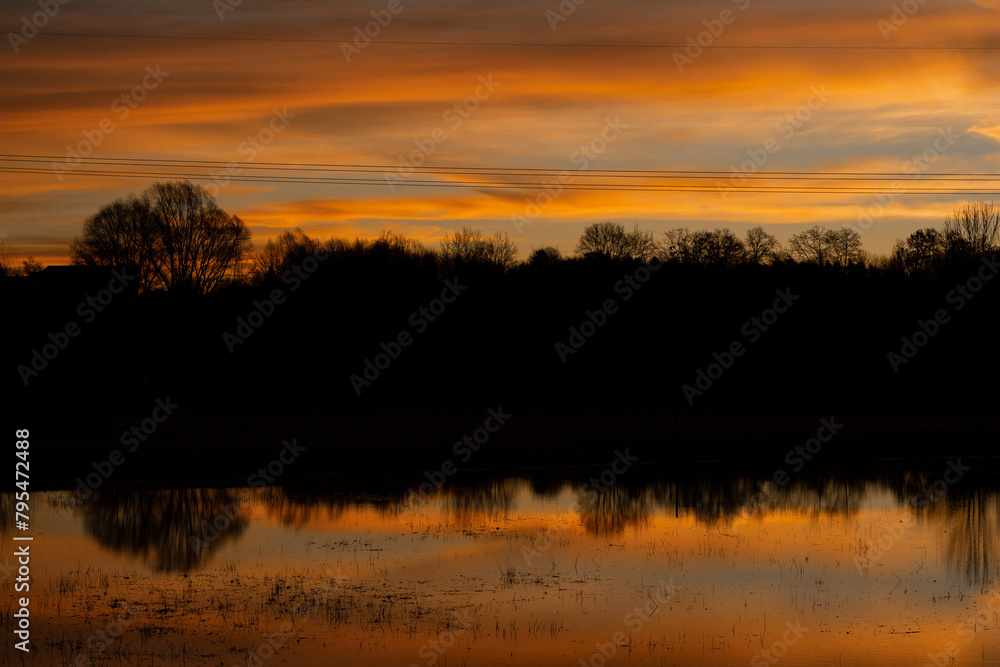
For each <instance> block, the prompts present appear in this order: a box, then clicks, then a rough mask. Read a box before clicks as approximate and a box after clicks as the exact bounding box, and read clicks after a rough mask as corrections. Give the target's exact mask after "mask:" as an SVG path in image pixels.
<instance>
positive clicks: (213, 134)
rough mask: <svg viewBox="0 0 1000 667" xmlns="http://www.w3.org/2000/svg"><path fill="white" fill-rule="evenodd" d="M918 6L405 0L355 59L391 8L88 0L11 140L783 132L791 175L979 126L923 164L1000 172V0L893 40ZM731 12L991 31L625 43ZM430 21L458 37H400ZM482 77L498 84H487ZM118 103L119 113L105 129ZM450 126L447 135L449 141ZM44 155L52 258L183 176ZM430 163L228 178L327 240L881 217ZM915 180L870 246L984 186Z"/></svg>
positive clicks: (49, 51)
mask: <svg viewBox="0 0 1000 667" xmlns="http://www.w3.org/2000/svg"><path fill="white" fill-rule="evenodd" d="M893 4H894V3H893V2H889V1H886V2H876V3H870V2H866V3H861V2H847V3H837V4H836V5H835V6H834V5H830V4H829V3H817V2H800V3H789V2H769V1H766V0H754V1H752V2H750V3H749V5H748V6H747V8H746V9H745V11H740V10H739V7H741V6H743V5H744V3H743V2H739V3H734V2H717V3H710V4H707V5H706V4H704V3H698V4H696V5H692V4H690V3H681V2H662V3H639V2H625V3H613V4H611V3H598V2H595V1H593V0H592V1H591V2H587V3H585V4H582V5H579V6H578V7H577V9H576V11H575V12H573V13H572V15H569V16H567V17H566V20H565V21H562V22H559V23H556V24H555V29H554V30H553V29H552V27H550V19H549V18H547V17H546V11H550V12H552V11H555V12H558V7H559V4H558V3H557V2H543V1H534V0H533V1H530V2H525V3H519V4H517V5H510V4H504V3H495V2H481V1H477V2H468V3H462V4H458V5H456V4H454V3H449V2H436V1H433V0H432V1H428V2H420V3H412V4H411V3H409V2H404V3H403V4H402V5H401V6H402V8H403V9H402V11H400V12H399V14H398V15H396V16H395V17H393V19H392V21H391V22H390V23H389V24H388V25H386V26H385V27H384V28H381V30H380V33H379V34H378V35H377V36H376V37H375V38H373V39H372V40H371V43H370V44H368V45H367V46H366V47H364V48H363V49H361V50H360V52H359V53H356V54H353V55H352V58H351V62H349V63H348V62H347V61H346V58H345V57H344V55H343V53H342V51H341V46H340V42H341V40H350V39H351V36H352V34H353V32H354V28H355V26H359V25H360V26H363V25H364V24H365V22H367V21H369V20H371V14H370V12H372V11H379V10H380V9H382V8H383V5H384V3H377V2H375V3H362V2H342V3H309V2H303V3H295V4H294V5H289V4H287V3H285V4H278V3H267V4H265V3H258V4H251V3H241V4H240V5H238V6H235V7H234V8H233V11H232V12H228V13H226V14H224V16H223V19H222V20H220V19H219V16H217V14H216V11H215V10H214V9H213V5H212V3H208V2H178V3H169V4H163V5H155V4H153V5H151V4H149V3H143V4H142V5H141V6H132V5H130V4H126V3H115V2H104V3H100V4H99V5H97V6H94V5H87V6H83V5H80V6H77V5H75V4H73V3H69V4H67V5H65V6H62V8H61V9H60V11H59V13H58V14H57V15H56V16H54V17H53V18H52V19H50V20H49V22H48V24H47V25H45V26H44V27H42V28H41V29H40V30H39V32H38V34H37V35H36V36H34V37H32V38H31V39H29V40H27V42H26V43H23V44H20V45H19V48H18V52H17V53H14V49H13V48H12V47H11V45H10V44H8V45H7V48H6V50H4V51H3V55H2V56H0V81H2V83H3V90H4V92H5V105H4V110H3V124H2V128H0V139H2V143H3V146H4V151H3V152H4V153H7V154H24V155H43V156H62V157H65V156H66V155H67V147H78V146H80V144H81V142H86V141H88V139H87V137H88V136H89V137H91V138H97V139H99V141H96V142H95V141H92V142H91V143H92V144H94V145H93V146H92V152H91V155H92V156H93V157H100V158H127V159H136V158H158V159H167V158H169V159H175V160H211V161H216V162H221V163H227V162H232V163H235V164H236V165H237V166H239V167H241V168H243V170H244V173H247V172H250V171H251V170H250V169H249V167H251V166H254V165H260V164H262V163H266V162H275V163H323V164H330V163H333V164H357V165H388V166H392V165H397V164H399V161H400V156H407V155H411V154H413V151H418V156H419V150H420V149H418V146H419V145H420V144H419V143H418V142H424V143H423V144H422V145H425V146H427V145H433V151H425V154H424V155H423V158H422V159H423V160H424V161H425V162H426V164H427V165H431V166H461V167H475V168H496V167H503V168H548V169H555V170H566V171H570V172H571V173H572V174H573V176H574V178H576V179H577V180H578V181H585V180H587V171H592V170H595V169H615V170H677V169H682V170H698V171H717V172H726V173H731V172H732V171H733V170H734V169H736V170H738V169H739V168H740V165H742V164H743V163H744V162H745V161H746V160H747V159H748V155H749V154H752V153H753V152H754V151H759V149H761V147H762V146H763V145H764V144H765V142H766V141H768V140H769V139H774V140H776V141H777V142H778V144H779V149H778V150H777V151H776V152H774V153H773V154H771V155H769V156H768V158H767V160H766V163H765V164H764V165H763V166H762V169H766V170H769V171H792V172H833V171H838V172H839V171H842V172H859V171H864V172H890V173H893V174H896V173H910V172H911V171H912V159H913V157H914V156H916V155H920V154H921V153H923V152H924V151H925V150H927V149H928V148H929V147H932V146H934V142H935V140H936V139H937V138H938V137H939V132H940V131H948V132H950V133H951V134H953V135H954V137H955V139H954V141H953V142H952V143H951V144H950V145H949V147H948V149H947V150H946V151H944V152H942V153H940V154H939V155H936V156H935V159H934V162H933V164H932V165H929V168H928V169H926V170H923V171H921V170H917V171H916V172H915V173H927V172H941V173H988V174H997V173H1000V150H998V149H1000V111H998V109H1000V51H998V50H997V48H998V47H1000V5H998V3H996V2H995V1H994V0H978V1H977V2H970V1H968V0H947V1H944V2H938V3H933V4H930V3H928V4H924V5H921V6H920V8H919V10H918V11H917V12H916V13H915V14H913V15H912V16H909V17H906V20H905V22H900V25H898V26H896V27H898V30H892V31H890V32H887V33H886V34H885V36H883V32H885V30H884V27H883V28H881V29H880V27H879V21H885V20H891V17H892V13H893ZM727 8H728V9H730V10H732V11H734V12H735V14H734V16H735V19H734V21H733V22H732V23H731V24H730V25H728V26H726V27H725V29H724V31H723V32H722V34H720V35H719V36H718V37H717V38H713V40H712V41H713V44H714V45H716V46H733V45H753V46H767V47H770V46H778V45H781V46H789V45H799V46H811V47H816V46H831V47H844V46H875V47H884V46H890V47H927V46H953V47H954V46H960V47H992V50H920V49H914V50H882V51H873V50H843V49H794V50H793V49H770V48H767V49H753V50H726V49H709V50H706V51H705V52H704V53H703V54H701V55H699V56H698V57H697V58H695V59H694V60H693V62H691V63H688V64H686V65H685V66H684V69H683V71H678V67H677V66H675V62H674V53H675V51H677V49H673V48H623V46H629V47H632V46H636V45H655V44H684V43H685V42H686V40H687V38H688V37H689V36H696V35H698V33H699V32H701V31H702V30H705V26H704V23H703V22H705V21H712V20H714V19H716V18H717V17H718V16H719V14H720V12H721V11H722V10H724V9H727ZM37 9H38V7H37V4H36V3H33V2H25V1H21V0H18V1H17V2H13V3H8V12H7V13H6V16H7V22H6V25H7V26H8V28H9V29H12V28H13V27H14V26H17V25H20V23H21V21H20V17H22V16H24V15H28V16H30V15H31V14H32V13H33V12H35V11H37ZM5 32H7V31H5ZM54 33H91V34H93V33H105V34H130V35H184V36H197V37H206V38H210V39H204V40H176V39H155V38H141V37H132V38H116V37H80V36H65V35H63V36H59V35H55V34H54ZM220 37H226V38H240V37H252V38H257V39H262V40H326V41H238V40H223V39H217V38H220ZM8 41H9V39H8ZM412 41H424V42H438V44H434V45H426V44H424V45H415V44H400V43H398V42H412ZM394 42H395V43H394ZM445 42H447V43H448V44H444V43H445ZM485 43H493V44H500V43H502V44H513V43H518V44H524V43H545V44H552V43H562V44H576V45H587V44H590V45H600V44H604V45H609V44H613V45H617V46H603V47H602V46H589V47H588V46H575V47H528V46H490V45H487V44H485ZM147 68H152V69H153V70H154V71H158V72H161V73H165V74H163V76H162V80H161V81H159V82H157V83H156V85H155V86H152V87H151V88H150V89H148V90H145V91H143V92H142V93H141V96H142V97H144V99H143V100H141V101H135V100H133V104H134V108H132V109H128V108H127V107H125V106H123V105H122V104H121V103H120V102H119V103H118V104H117V105H116V104H115V100H116V99H117V100H120V98H121V97H122V95H126V96H128V95H130V94H131V92H130V91H132V90H133V89H134V87H135V86H138V85H141V84H142V82H143V80H144V78H145V77H147V73H148V71H149V70H147ZM481 77H482V78H484V79H486V80H489V81H493V82H495V83H496V84H498V85H497V86H496V87H495V89H494V90H492V91H491V92H489V93H488V94H483V93H484V91H483V89H482V88H480V86H481V84H480V79H481ZM146 80H147V82H151V80H150V79H148V78H147V79H146ZM477 88H479V90H480V93H481V98H480V99H479V100H475V102H476V104H475V108H474V109H473V110H470V111H467V113H465V114H464V116H465V117H459V116H456V115H455V112H454V107H455V105H456V104H462V103H463V101H465V100H466V99H473V98H469V96H470V95H475V94H476V92H477ZM817 89H820V90H825V91H828V93H829V97H828V99H827V100H826V101H825V102H822V103H820V104H817V105H815V107H816V108H813V109H809V114H808V118H807V119H806V120H805V121H802V122H799V123H797V124H796V127H795V128H794V132H791V133H790V130H789V127H790V126H789V125H788V124H785V125H781V120H782V119H783V118H785V117H786V115H787V114H795V113H796V112H797V111H800V112H801V110H802V108H803V105H804V104H807V103H808V102H809V100H810V96H811V95H812V94H813V91H815V90H817ZM126 109H127V110H128V113H127V115H125V113H124V111H125V110H126ZM274 109H278V110H285V109H287V113H288V114H290V115H293V116H294V117H293V118H291V120H290V121H289V122H288V124H287V126H285V127H284V128H283V129H282V130H281V131H280V132H277V133H274V135H273V139H272V140H271V141H269V142H268V143H266V145H264V146H262V147H261V149H260V150H254V151H247V150H246V144H245V143H244V142H246V141H247V140H248V139H249V138H252V137H259V136H261V135H260V132H261V130H262V129H263V128H266V127H267V126H268V123H269V121H270V120H271V118H272V116H273V110H274ZM449 112H450V113H451V115H449ZM456 119H457V120H456ZM608 119H619V122H620V124H621V125H622V128H623V129H622V131H621V134H620V136H617V137H616V138H615V140H614V141H611V142H608V143H607V145H606V149H605V150H604V151H603V152H601V153H600V154H598V155H597V156H596V158H595V159H593V160H591V161H590V162H588V163H587V166H588V170H584V171H581V170H579V169H578V166H579V162H574V161H573V160H574V155H575V154H576V155H579V154H578V151H579V150H580V148H581V146H586V145H587V144H589V143H590V142H591V140H592V139H594V138H595V137H598V136H600V134H601V132H602V130H604V128H605V127H606V125H607V121H608ZM102 122H104V127H105V128H108V127H112V128H113V129H111V130H110V131H107V132H104V131H100V129H99V128H101V126H102ZM109 123H110V124H111V125H109ZM949 128H950V129H949ZM435 131H438V132H439V133H438V134H437V136H438V137H439V138H440V137H441V136H444V139H443V140H439V141H436V142H433V144H428V143H427V141H428V138H429V137H431V136H433V135H434V133H435ZM441 133H443V134H441ZM241 147H242V149H241ZM748 151H750V153H749V154H748ZM251 153H252V156H251ZM908 165H909V167H910V169H908ZM43 166H44V167H45V169H46V173H40V174H14V173H4V174H3V178H4V188H3V189H2V192H0V234H7V235H8V236H7V242H8V243H9V244H10V245H11V246H12V247H13V248H14V250H15V252H17V253H19V254H20V255H22V256H24V255H29V254H30V255H34V256H35V257H36V258H38V259H41V260H42V261H43V262H44V263H65V262H66V261H67V256H68V248H67V247H66V246H67V244H68V242H69V241H70V240H71V239H72V238H73V237H74V236H75V235H77V234H79V232H80V230H81V228H82V223H83V220H84V219H85V218H86V217H87V216H88V215H90V214H92V213H94V212H96V210H97V209H98V208H99V207H100V206H101V205H102V204H104V203H107V202H108V201H110V200H112V199H114V198H116V197H121V196H124V195H126V194H128V193H129V192H133V191H139V190H141V189H143V188H145V187H146V186H148V185H149V184H151V183H152V182H153V181H155V180H164V179H162V178H161V179H155V178H149V179H136V178H122V177H116V176H95V177H85V176H75V175H65V176H63V178H62V181H60V180H59V179H58V178H57V176H56V173H55V171H54V170H53V169H52V168H51V164H50V163H46V164H45V165H43ZM70 171H72V170H70ZM389 173H393V172H391V171H390V172H389ZM427 178H429V179H431V180H434V181H437V185H439V186H441V187H407V186H405V181H404V185H399V186H397V187H395V188H394V189H390V188H389V187H388V186H387V185H385V184H378V185H367V186H362V185H331V184H290V183H266V184H265V183H247V182H232V183H229V184H224V185H222V186H221V187H220V188H219V189H218V194H217V198H218V201H219V203H220V205H221V206H222V207H223V208H225V209H226V210H227V211H229V212H232V213H235V214H237V215H239V216H240V217H241V218H243V219H244V220H245V221H246V223H247V224H248V226H249V227H250V229H251V231H252V232H253V235H254V239H255V241H256V242H257V243H258V244H260V243H263V242H264V241H266V239H267V238H268V237H273V236H275V235H276V234H278V233H280V231H281V230H283V229H286V228H289V227H296V226H297V227H301V228H302V229H303V230H304V231H306V232H307V233H309V234H311V235H315V236H318V237H329V236H363V237H371V236H375V235H377V234H378V233H379V232H380V231H381V230H383V229H391V230H393V231H396V232H399V233H403V234H406V235H408V236H412V237H415V238H418V239H420V240H422V241H424V242H425V243H427V244H428V245H431V246H432V247H436V245H437V241H438V240H439V239H440V238H441V237H442V236H443V235H445V234H446V233H449V232H450V231H452V230H454V229H457V228H460V227H462V226H463V225H471V226H473V227H476V228H479V229H481V230H482V231H484V232H488V233H492V232H495V231H504V232H507V233H509V234H510V235H511V237H512V238H513V239H514V240H515V241H516V242H517V243H518V245H519V247H520V251H521V255H522V256H526V255H527V254H528V252H529V251H530V250H531V248H534V247H540V246H543V245H554V246H557V247H559V248H560V249H562V250H564V251H572V249H573V247H574V245H575V243H576V240H577V238H578V237H579V235H580V233H581V231H582V229H583V228H584V227H585V226H586V225H587V224H590V223H592V222H595V221H598V220H605V219H611V220H616V221H620V222H623V223H625V224H628V225H631V223H632V222H638V223H640V224H641V225H642V226H643V227H646V228H649V229H653V230H655V231H657V232H658V231H661V230H664V229H667V228H670V227H674V226H682V225H686V226H690V227H693V228H705V227H707V228H713V227H717V226H729V227H731V228H732V229H733V230H734V231H737V232H739V233H742V232H743V231H744V230H745V229H746V228H747V227H749V226H752V225H758V224H761V225H764V226H765V228H767V229H768V230H769V231H771V232H772V233H775V234H776V235H777V236H778V238H779V239H780V240H782V241H785V240H787V238H788V237H789V236H790V235H791V234H792V233H794V232H796V231H800V230H801V229H802V228H804V227H806V226H811V225H813V224H822V225H826V226H830V227H839V226H843V225H852V224H857V221H858V218H859V215H861V214H862V213H863V212H864V211H865V210H866V209H868V208H869V207H871V206H872V205H874V204H876V203H877V201H878V200H877V199H876V197H875V195H872V194H869V193H863V194H844V193H833V194H781V193H746V192H743V193H741V192H730V193H728V194H727V195H726V196H725V197H724V196H723V195H722V193H720V192H719V191H715V190H713V191H709V192H614V191H580V190H565V191H562V192H561V194H560V195H559V196H558V197H556V198H555V199H554V200H553V201H551V202H550V203H546V204H545V205H544V206H542V207H541V210H540V211H539V212H538V213H537V215H532V216H531V224H529V225H525V226H523V227H522V228H521V229H520V230H518V229H516V228H515V226H514V224H513V222H512V216H518V215H524V214H525V212H526V208H527V207H528V206H529V204H531V203H534V202H537V201H538V199H537V196H538V193H539V191H538V190H526V189H519V188H512V189H500V188H489V187H472V188H460V187H453V186H454V185H455V184H456V183H458V182H460V181H461V180H463V178H464V177H461V176H443V175H437V176H430V177H427ZM408 180H421V177H418V176H413V177H410V178H409V179H408ZM727 182H728V179H726V178H724V179H716V180H708V181H703V182H701V183H700V185H708V186H710V187H711V188H714V187H715V186H717V185H722V186H724V185H726V183H727ZM205 183H206V184H207V183H208V182H207V181H206V182H205ZM903 183H904V185H905V187H906V189H907V192H906V193H903V194H899V195H897V196H895V197H893V198H892V200H891V201H890V202H889V207H888V209H887V210H885V211H884V212H880V213H879V214H878V215H877V216H876V218H875V221H874V223H873V224H872V225H871V226H870V227H868V228H867V229H864V230H863V234H862V237H863V241H864V243H865V247H866V249H868V250H870V251H874V252H886V251H888V250H889V249H890V248H891V245H892V242H893V241H894V239H896V238H900V237H902V236H905V235H906V234H908V233H909V232H911V231H913V230H914V229H916V228H918V227H923V226H930V225H941V224H942V223H943V220H944V218H945V216H946V215H947V214H948V213H950V212H951V211H952V210H953V209H954V208H955V207H956V206H957V205H958V204H959V203H961V202H963V201H965V200H967V199H970V198H977V197H973V196H969V195H949V194H942V195H917V194H912V192H913V191H915V190H917V189H919V187H920V186H921V183H920V182H919V180H912V179H908V180H905V181H903ZM848 184H851V183H848ZM854 184H858V185H864V183H863V182H859V183H854ZM869 185H870V183H869ZM967 185H974V184H967ZM990 187H992V188H993V189H994V190H996V189H997V187H996V184H993V185H991V186H990ZM984 198H987V199H989V197H984Z"/></svg>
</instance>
